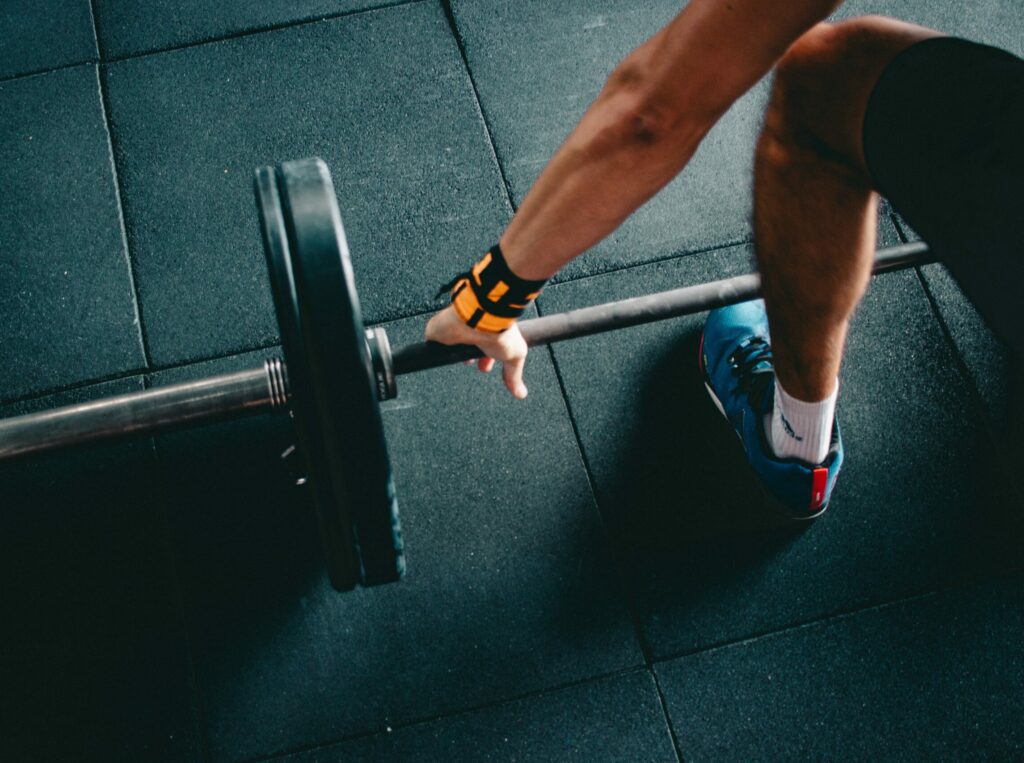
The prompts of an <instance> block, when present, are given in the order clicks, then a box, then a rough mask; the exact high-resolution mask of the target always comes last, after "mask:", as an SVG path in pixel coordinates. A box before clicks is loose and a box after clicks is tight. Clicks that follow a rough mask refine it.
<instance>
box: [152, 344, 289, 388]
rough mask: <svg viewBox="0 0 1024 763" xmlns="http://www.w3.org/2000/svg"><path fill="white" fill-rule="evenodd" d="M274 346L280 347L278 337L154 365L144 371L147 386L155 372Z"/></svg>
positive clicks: (211, 361)
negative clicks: (211, 353) (210, 353)
mask: <svg viewBox="0 0 1024 763" xmlns="http://www.w3.org/2000/svg"><path fill="white" fill-rule="evenodd" d="M275 348H281V340H280V339H275V340H273V341H272V342H264V343H260V344H256V345H251V346H247V347H236V348H234V349H231V350H227V351H225V352H219V353H216V354H214V355H204V356H201V357H198V358H191V359H189V360H182V361H175V362H173V363H166V364H161V365H154V366H152V367H151V368H149V369H148V370H147V371H146V372H145V376H146V380H147V386H148V383H149V381H150V380H151V379H152V378H153V377H154V376H156V375H157V374H162V373H166V372H167V371H178V370H181V369H185V368H192V367H193V366H202V365H204V364H206V363H215V362H216V361H218V360H230V359H231V358H240V357H242V356H243V355H250V354H252V353H254V352H260V351H265V350H273V349H275ZM281 354H283V353H281Z"/></svg>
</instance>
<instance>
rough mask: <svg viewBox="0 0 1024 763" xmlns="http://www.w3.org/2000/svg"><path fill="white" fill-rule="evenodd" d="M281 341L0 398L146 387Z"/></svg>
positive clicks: (10, 401) (12, 400) (11, 401)
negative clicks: (133, 382) (137, 383)
mask: <svg viewBox="0 0 1024 763" xmlns="http://www.w3.org/2000/svg"><path fill="white" fill-rule="evenodd" d="M280 346H281V342H280V340H274V341H273V342H268V343H266V344H260V345H256V346H252V347H244V348H241V349H232V350H229V351H227V352H224V353H218V354H216V355H210V356H207V357H201V358H194V359H191V360H184V361H180V362H175V363H168V364H165V365H152V366H150V367H149V368H144V367H138V368H129V369H126V370H123V371H117V372H114V373H111V374H106V375H104V376H96V377H90V378H88V379H81V380H79V381H76V382H73V383H71V384H61V385H57V386H55V387H46V388H44V389H42V390H38V391H34V392H30V393H27V394H25V395H16V396H13V397H9V398H0V406H8V405H18V404H19V403H30V402H32V401H34V400H43V399H44V398H47V397H52V396H53V395H59V394H61V393H63V392H75V391H77V390H82V389H88V388H89V387H98V386H100V385H102V384H108V383H110V382H115V381H122V380H124V379H132V378H135V377H136V376H139V377H142V378H143V379H144V380H145V381H146V386H149V384H148V382H149V380H150V379H151V378H152V377H153V376H155V375H156V374H160V373H163V372H165V371H177V370H179V369H182V368H189V367H191V366H201V365H203V364H204V363H212V362H215V361H218V360H228V359H229V358H238V357H241V356H243V355H248V354H250V353H253V352H259V351H260V350H271V349H274V348H275V347H280Z"/></svg>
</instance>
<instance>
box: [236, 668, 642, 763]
mask: <svg viewBox="0 0 1024 763" xmlns="http://www.w3.org/2000/svg"><path fill="white" fill-rule="evenodd" d="M646 670H648V668H647V667H646V666H644V665H632V666H629V667H625V668H619V669H618V670H611V671H607V672H605V673H598V674H595V675H592V676H587V677H585V678H578V679H575V680H572V681H564V682H562V683H560V684H555V685H554V686H549V687H546V688H542V689H535V690H532V691H526V692H522V693H520V694H515V695H511V696H508V697H502V698H501V699H495V700H491V701H488V702H480V703H478V704H476V705H472V706H470V707H465V708H460V709H458V710H454V711H452V712H442V713H434V714H432V715H427V716H422V717H419V718H412V719H410V720H407V721H402V722H399V723H389V724H386V725H385V726H383V727H380V728H374V729H369V730H367V731H358V732H354V733H351V734H344V735H342V736H340V737H338V738H337V739H331V740H328V741H322V742H315V743H311V744H307V745H300V746H297V747H294V748H289V749H287V750H282V751H278V752H273V753H268V754H266V755H257V756H253V757H249V758H243V759H241V760H240V761H239V763H269V761H274V760H279V759H281V758H286V757H288V756H290V755H296V754H299V753H304V752H311V751H313V750H321V749H327V748H330V747H335V746H338V745H342V744H347V743H349V742H354V741H357V740H360V739H367V738H369V737H373V736H376V735H378V734H385V733H387V734H390V733H394V732H396V731H404V730H406V729H410V728H415V727H416V726H426V725H428V724H431V723H436V722H437V721H441V720H448V719H452V718H461V717H464V716H470V715H473V714H474V713H479V712H481V711H485V710H492V709H495V708H499V707H502V706H503V705H511V704H513V703H515V702H522V701H524V700H530V699H536V698H538V697H544V696H547V695H550V694H557V693H558V692H560V691H565V690H566V689H573V688H577V687H580V686H586V685H588V684H596V683H599V682H601V681H609V680H612V679H615V678H622V677H625V676H628V675H631V674H635V673H640V672H643V671H646Z"/></svg>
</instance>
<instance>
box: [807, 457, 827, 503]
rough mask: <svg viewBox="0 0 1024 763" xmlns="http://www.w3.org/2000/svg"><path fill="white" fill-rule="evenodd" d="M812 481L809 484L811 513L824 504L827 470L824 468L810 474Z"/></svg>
mask: <svg viewBox="0 0 1024 763" xmlns="http://www.w3.org/2000/svg"><path fill="white" fill-rule="evenodd" d="M811 474H812V475H813V477H814V479H813V481H812V483H811V511H817V510H818V509H820V508H821V505H822V504H823V503H825V488H826V487H827V486H828V469H826V468H825V467H824V466H822V467H819V468H817V469H815V470H814V471H813V472H811Z"/></svg>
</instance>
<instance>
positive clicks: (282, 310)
mask: <svg viewBox="0 0 1024 763" xmlns="http://www.w3.org/2000/svg"><path fill="white" fill-rule="evenodd" d="M255 188H256V205H257V207H258V209H259V213H260V228H261V231H262V233H263V249H264V252H265V253H266V256H267V266H268V269H269V272H270V286H271V291H272V292H273V295H274V307H275V309H276V312H277V323H278V330H279V331H280V333H281V344H282V346H283V348H284V356H285V365H286V366H287V374H288V388H289V392H290V395H291V400H290V406H291V411H292V418H293V419H294V427H295V436H296V439H297V443H296V445H297V447H298V449H299V451H300V452H301V454H302V455H303V456H304V459H305V465H306V470H307V484H308V485H309V486H310V489H311V490H312V499H313V507H314V510H315V512H316V516H317V523H318V525H319V528H320V537H321V539H322V541H323V545H324V555H325V557H326V561H327V573H328V576H329V577H330V580H331V585H332V586H333V587H334V588H335V589H337V590H339V591H349V590H351V589H352V588H354V587H355V585H356V583H358V582H359V580H360V576H361V571H360V562H359V554H358V550H357V549H356V543H355V537H354V534H353V529H352V519H351V517H350V516H349V515H348V513H347V511H346V509H345V505H344V504H338V503H337V502H336V500H335V496H334V491H333V488H332V486H331V482H330V480H328V479H323V478H322V475H324V474H328V473H329V472H330V466H329V464H328V462H327V459H326V458H324V457H323V455H322V453H321V446H320V442H321V441H322V440H323V433H322V432H321V431H320V422H319V420H318V418H317V415H316V408H315V406H314V405H313V403H312V401H313V399H314V396H313V391H312V383H311V374H310V370H309V365H308V363H307V361H306V351H305V345H304V342H303V340H302V331H301V329H300V326H299V320H300V318H299V311H298V306H297V301H298V300H297V298H296V294H295V284H294V280H293V278H292V267H291V255H290V254H289V243H288V233H287V231H286V229H285V221H284V213H283V211H282V209H281V197H280V194H279V193H278V190H277V180H276V178H275V175H274V170H273V168H272V167H261V168H259V169H258V170H256V181H255Z"/></svg>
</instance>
